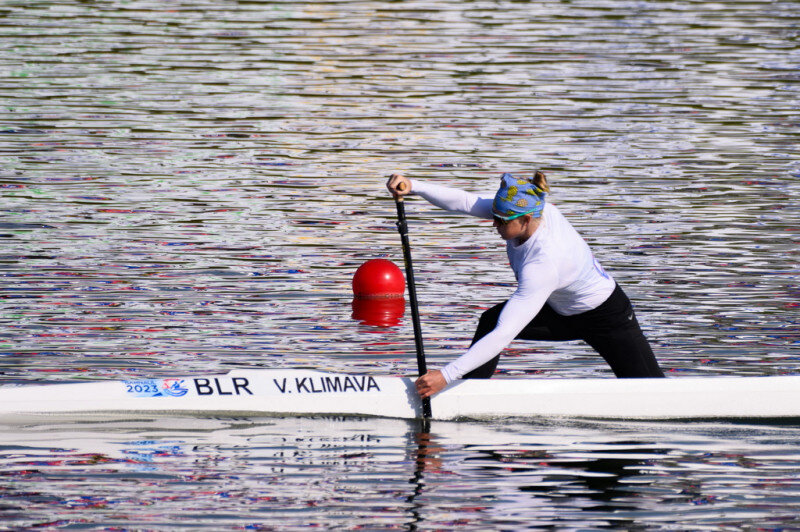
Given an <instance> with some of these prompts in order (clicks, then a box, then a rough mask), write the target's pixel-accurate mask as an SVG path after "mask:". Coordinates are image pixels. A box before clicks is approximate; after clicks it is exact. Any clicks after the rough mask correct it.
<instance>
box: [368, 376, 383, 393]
mask: <svg viewBox="0 0 800 532" xmlns="http://www.w3.org/2000/svg"><path fill="white" fill-rule="evenodd" d="M373 388H374V389H375V390H378V391H381V388H380V386H378V383H377V382H376V381H375V379H374V378H372V377H370V378H369V382H367V391H370V390H372V389H373Z"/></svg>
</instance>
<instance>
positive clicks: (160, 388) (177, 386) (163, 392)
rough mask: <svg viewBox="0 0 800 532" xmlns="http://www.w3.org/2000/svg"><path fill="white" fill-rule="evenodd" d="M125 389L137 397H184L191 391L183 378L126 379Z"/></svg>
mask: <svg viewBox="0 0 800 532" xmlns="http://www.w3.org/2000/svg"><path fill="white" fill-rule="evenodd" d="M124 384H125V391H126V392H128V393H129V394H131V395H134V396H136V397H183V396H184V395H186V394H187V393H189V388H187V387H186V386H185V385H184V380H183V379H161V380H155V379H151V380H144V381H124Z"/></svg>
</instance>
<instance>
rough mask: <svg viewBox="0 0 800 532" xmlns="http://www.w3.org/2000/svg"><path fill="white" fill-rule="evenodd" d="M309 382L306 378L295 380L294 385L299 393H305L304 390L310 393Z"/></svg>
mask: <svg viewBox="0 0 800 532" xmlns="http://www.w3.org/2000/svg"><path fill="white" fill-rule="evenodd" d="M307 380H308V379H307V378H305V377H303V378H302V379H299V378H297V379H295V380H294V383H295V385H296V386H297V393H303V390H305V391H306V393H308V392H309V389H308V388H306V381H307Z"/></svg>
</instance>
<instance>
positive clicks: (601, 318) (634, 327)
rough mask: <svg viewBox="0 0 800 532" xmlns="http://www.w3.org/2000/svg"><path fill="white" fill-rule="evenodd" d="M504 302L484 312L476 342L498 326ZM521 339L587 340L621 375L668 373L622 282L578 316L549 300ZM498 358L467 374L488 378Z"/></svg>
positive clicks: (647, 375)
mask: <svg viewBox="0 0 800 532" xmlns="http://www.w3.org/2000/svg"><path fill="white" fill-rule="evenodd" d="M504 306H505V303H500V304H499V305H495V306H494V307H492V308H490V309H489V310H487V311H486V312H484V313H483V314H482V315H481V319H480V321H479V322H478V329H477V330H476V331H475V337H474V338H473V339H472V343H473V344H474V343H475V342H477V341H478V340H480V339H481V338H483V337H484V336H486V335H487V334H488V333H489V332H491V331H492V330H493V329H494V328H495V327H496V326H497V320H498V318H499V316H500V311H501V310H503V307H504ZM517 339H519V340H544V341H566V340H583V341H585V342H586V343H587V344H589V345H590V346H592V347H593V348H594V350H595V351H597V352H598V353H600V355H601V356H602V357H603V358H604V359H605V361H606V362H608V365H609V366H611V369H612V370H613V371H614V375H616V376H617V377H620V378H631V377H663V376H664V373H663V372H662V371H661V368H659V367H658V362H657V361H656V357H655V356H654V355H653V350H652V349H650V344H649V343H648V341H647V338H645V337H644V333H642V329H641V328H640V327H639V322H638V321H637V320H636V315H635V314H634V313H633V307H632V306H631V302H630V300H629V299H628V296H626V295H625V292H623V291H622V288H620V287H619V285H617V286H616V288H614V292H613V293H612V294H611V295H610V296H609V297H608V299H606V300H605V301H604V302H603V303H602V304H601V305H600V306H599V307H597V308H595V309H592V310H588V311H586V312H582V313H580V314H576V315H574V316H562V315H561V314H558V313H557V312H556V311H555V310H553V309H552V307H550V305H548V304H546V303H545V305H544V307H542V310H541V311H539V314H537V315H536V317H534V318H533V319H532V320H531V322H530V323H528V325H526V326H525V328H524V329H522V331H521V332H520V333H519V334H518V335H517ZM498 360H500V355H497V356H496V357H494V358H493V359H492V360H490V361H489V362H487V363H485V364H483V365H482V366H478V367H477V368H475V369H473V370H472V371H470V372H468V373H467V374H466V375H464V378H465V379H488V378H489V377H491V376H492V374H493V373H494V370H495V369H496V368H497V361H498Z"/></svg>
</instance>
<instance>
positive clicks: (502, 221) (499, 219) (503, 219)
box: [492, 209, 535, 225]
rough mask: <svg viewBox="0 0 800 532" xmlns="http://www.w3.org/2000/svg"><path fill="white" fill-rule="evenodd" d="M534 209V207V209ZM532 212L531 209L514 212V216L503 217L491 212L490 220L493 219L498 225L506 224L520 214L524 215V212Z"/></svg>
mask: <svg viewBox="0 0 800 532" xmlns="http://www.w3.org/2000/svg"><path fill="white" fill-rule="evenodd" d="M534 210H535V209H534ZM532 212H533V211H528V212H522V213H519V214H515V215H514V216H506V217H503V216H498V215H496V214H492V220H494V221H495V222H497V224H498V225H507V224H508V223H509V222H511V221H512V220H516V219H517V218H519V217H520V216H525V215H526V214H530V213H532Z"/></svg>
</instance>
